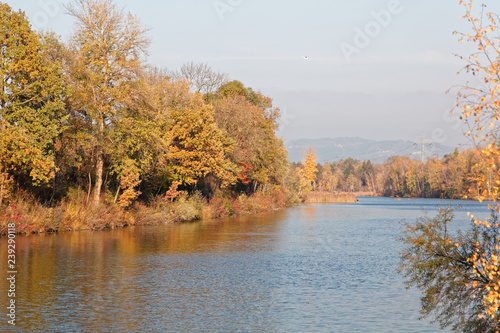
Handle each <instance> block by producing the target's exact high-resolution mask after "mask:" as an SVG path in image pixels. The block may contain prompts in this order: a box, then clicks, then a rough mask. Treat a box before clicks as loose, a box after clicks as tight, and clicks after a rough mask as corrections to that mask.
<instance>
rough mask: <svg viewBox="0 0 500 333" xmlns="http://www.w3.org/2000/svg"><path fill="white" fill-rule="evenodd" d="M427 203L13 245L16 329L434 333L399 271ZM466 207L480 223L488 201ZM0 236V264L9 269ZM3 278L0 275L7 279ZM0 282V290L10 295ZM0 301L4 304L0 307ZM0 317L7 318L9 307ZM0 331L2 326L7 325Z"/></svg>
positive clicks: (311, 208)
mask: <svg viewBox="0 0 500 333" xmlns="http://www.w3.org/2000/svg"><path fill="white" fill-rule="evenodd" d="M436 204H438V205H447V204H449V201H441V200H429V199H412V200H408V199H401V200H396V199H392V198H365V197H362V198H360V202H358V203H356V204H310V205H301V206H297V207H293V208H290V209H286V210H282V211H278V212H273V213H263V214H257V215H252V216H243V217H236V218H230V219H223V220H214V221H205V222H195V223H184V224H172V225H165V226H155V227H130V228H126V229H123V230H113V231H102V232H87V231H83V232H68V233H62V234H58V235H31V236H28V237H20V236H18V237H17V239H16V240H17V251H18V253H17V265H18V274H17V283H16V289H17V295H16V304H17V305H18V308H17V315H18V325H17V326H16V328H17V329H18V331H19V332H26V331H48V332H52V331H53V332H65V331H66V332H72V331H82V332H115V331H116V332H125V331H130V332H132V331H144V332H207V331H231V332H256V331H263V332H292V331H301V332H436V331H439V325H437V324H432V323H430V321H429V320H424V321H422V320H419V319H418V318H419V309H420V303H419V302H420V301H419V297H420V293H419V292H418V290H406V289H405V287H404V285H403V283H402V277H401V276H399V275H397V274H396V273H395V271H396V269H397V267H398V264H399V258H398V252H399V251H400V250H401V248H402V247H401V246H402V245H401V244H400V243H398V241H397V240H396V238H397V237H398V236H400V235H401V231H402V225H401V223H400V222H401V220H402V219H406V220H408V221H409V222H413V221H415V219H416V218H417V217H419V216H421V215H422V214H423V212H422V208H424V209H425V210H427V211H429V212H430V215H433V214H434V212H435V210H436V207H435V205H436ZM455 204H462V208H460V209H459V210H458V211H457V212H456V215H457V221H456V222H455V223H456V225H457V226H460V227H466V226H467V216H466V212H468V211H471V212H473V213H474V214H475V215H481V214H482V215H483V216H484V217H486V216H487V215H488V213H487V210H486V209H485V204H479V203H477V202H471V201H455V202H453V203H452V205H455ZM6 250H7V243H6V239H5V238H4V239H1V240H0V256H1V258H2V259H1V260H2V263H3V266H2V267H6V257H7V254H6ZM5 272H6V269H3V272H2V274H5ZM7 289H8V285H7V281H6V279H1V281H0V290H7ZM7 302H8V298H7V293H6V292H2V293H1V295H0V304H3V305H5V306H7V304H8V303H7ZM3 305H2V308H4V309H5V306H3ZM2 313H6V312H2ZM3 321H4V322H0V330H2V329H7V328H9V326H8V325H7V323H6V322H7V319H6V317H4V319H3Z"/></svg>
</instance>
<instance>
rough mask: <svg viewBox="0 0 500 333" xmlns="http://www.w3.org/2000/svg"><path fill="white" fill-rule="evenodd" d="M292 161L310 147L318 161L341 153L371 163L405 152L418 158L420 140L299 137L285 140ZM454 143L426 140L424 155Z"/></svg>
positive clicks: (438, 152) (436, 154)
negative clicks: (446, 144) (314, 151)
mask: <svg viewBox="0 0 500 333" xmlns="http://www.w3.org/2000/svg"><path fill="white" fill-rule="evenodd" d="M285 146H286V148H287V149H288V158H289V159H290V161H291V162H299V161H302V160H303V156H304V155H305V152H306V151H307V149H308V148H309V147H313V148H314V149H315V150H316V156H317V161H318V162H319V163H324V162H335V161H339V160H341V159H342V158H343V157H344V158H347V157H351V158H354V159H357V160H360V161H368V160H370V161H371V162H372V163H383V162H384V161H385V160H386V159H387V158H388V157H391V156H396V155H398V156H408V157H411V158H414V159H421V149H422V148H421V143H415V142H411V141H404V140H385V141H375V140H369V139H362V138H349V137H342V138H324V139H298V140H291V141H287V142H285ZM454 150H455V147H447V146H444V145H442V144H439V143H436V142H432V143H431V142H427V143H426V152H427V157H428V158H430V157H443V156H444V155H446V154H449V153H452V152H453V151H454Z"/></svg>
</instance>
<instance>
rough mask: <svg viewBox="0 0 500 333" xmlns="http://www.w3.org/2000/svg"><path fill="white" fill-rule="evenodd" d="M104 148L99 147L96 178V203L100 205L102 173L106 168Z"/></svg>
mask: <svg viewBox="0 0 500 333" xmlns="http://www.w3.org/2000/svg"><path fill="white" fill-rule="evenodd" d="M102 155H103V153H102V148H101V147H99V148H98V149H97V163H96V179H95V186H94V205H98V204H99V201H100V199H101V187H102V174H103V169H104V159H103V156H102Z"/></svg>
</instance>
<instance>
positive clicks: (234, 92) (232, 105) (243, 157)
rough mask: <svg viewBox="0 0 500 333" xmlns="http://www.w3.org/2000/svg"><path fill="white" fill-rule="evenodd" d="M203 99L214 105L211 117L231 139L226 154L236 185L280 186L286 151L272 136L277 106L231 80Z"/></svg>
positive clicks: (278, 140) (243, 186) (251, 186)
mask: <svg viewBox="0 0 500 333" xmlns="http://www.w3.org/2000/svg"><path fill="white" fill-rule="evenodd" d="M205 100H207V102H208V103H210V104H211V105H213V107H214V119H215V121H216V123H217V125H218V127H219V128H220V129H222V130H223V131H224V132H225V134H226V136H227V137H228V138H229V139H231V140H232V141H233V142H234V144H235V145H234V149H233V150H232V152H230V153H229V157H230V159H231V161H232V162H233V163H234V164H236V165H237V166H238V169H239V170H238V183H239V185H240V186H239V188H243V189H247V190H249V191H250V192H252V191H255V190H256V188H257V187H258V186H259V185H262V186H265V185H266V184H275V185H283V184H284V181H285V177H286V175H287V172H288V153H287V151H286V148H285V147H284V145H283V140H281V139H280V138H278V137H277V136H276V131H277V129H278V118H279V115H280V113H279V109H278V108H275V107H273V105H272V100H271V99H270V98H269V97H267V96H264V95H263V94H261V93H259V92H255V91H254V90H253V89H251V88H247V87H245V86H244V85H243V84H242V83H241V82H239V81H231V82H228V83H227V84H224V85H223V86H221V87H220V88H219V90H218V91H217V93H215V94H206V95H205Z"/></svg>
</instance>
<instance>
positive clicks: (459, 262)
mask: <svg viewBox="0 0 500 333" xmlns="http://www.w3.org/2000/svg"><path fill="white" fill-rule="evenodd" d="M459 2H460V4H462V5H463V6H464V8H465V15H464V18H465V19H467V21H468V22H469V23H470V24H471V26H472V33H470V34H466V33H464V34H459V35H460V41H461V42H470V43H474V44H475V45H476V47H477V52H475V53H473V54H472V55H470V56H468V57H461V58H462V59H464V60H465V62H466V65H465V68H464V69H465V72H466V73H468V74H471V75H472V76H474V77H475V78H477V79H478V83H480V85H479V86H477V87H473V86H464V87H462V88H461V89H460V90H459V92H458V99H457V107H458V109H459V111H460V116H461V118H462V119H464V120H465V121H466V123H467V124H468V125H469V129H470V130H469V132H468V133H467V135H468V136H469V137H470V138H471V139H472V141H473V142H474V143H475V145H476V152H477V153H478V154H476V155H478V156H480V157H481V159H482V161H483V163H479V162H477V161H474V155H471V156H470V158H469V159H464V160H462V164H461V165H460V168H461V169H462V171H461V172H457V175H459V174H462V176H463V175H467V177H465V178H463V179H462V181H463V183H464V185H463V186H464V187H465V188H467V190H468V193H469V194H470V195H471V196H473V197H478V198H479V199H480V200H482V199H484V198H485V197H491V196H493V198H496V197H497V196H498V193H499V192H498V189H499V184H500V172H499V169H498V167H499V157H500V149H499V148H500V146H499V137H498V125H499V121H500V95H499V94H500V92H499V88H500V84H499V83H500V75H499V70H500V44H499V42H500V37H499V35H498V28H499V27H500V26H499V24H500V22H499V21H500V20H499V17H498V16H497V15H496V14H494V13H491V12H488V11H487V8H486V6H485V5H482V6H481V9H480V13H479V14H478V16H476V14H475V12H474V11H473V9H474V8H473V1H463V0H460V1H459ZM460 157H461V155H460V154H459V155H458V156H455V157H453V158H451V159H450V160H453V161H454V162H455V161H460ZM485 167H486V169H485ZM457 178H461V177H460V176H457ZM492 210H493V214H492V218H491V219H489V220H486V221H481V220H476V219H475V218H474V217H473V216H472V217H471V218H472V225H471V231H468V232H465V233H458V236H452V235H450V233H449V232H448V228H447V224H448V223H449V222H450V221H451V219H452V217H451V216H450V214H449V213H446V212H445V213H441V214H440V215H439V216H437V217H436V218H435V219H431V220H429V219H428V220H425V221H422V222H417V224H416V225H415V226H411V225H408V226H407V228H406V230H407V233H408V236H407V237H406V238H404V239H403V241H404V242H405V243H406V244H407V245H409V247H408V248H407V249H406V250H405V251H404V252H403V253H402V256H401V258H402V270H403V271H404V273H405V275H406V277H407V278H408V280H407V281H408V283H409V284H410V285H416V286H418V287H419V288H420V289H421V290H422V291H423V292H424V295H425V297H424V298H423V300H422V312H423V314H424V315H429V314H431V313H432V314H433V315H434V316H436V318H437V320H438V321H439V322H440V323H441V325H442V326H452V327H453V328H454V329H455V330H459V331H463V332H498V331H499V330H500V322H499V317H500V293H499V291H500V274H499V268H500V267H499V262H498V257H499V255H500V234H499V230H500V224H499V223H498V212H499V211H500V206H498V205H495V206H494V207H492Z"/></svg>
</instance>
